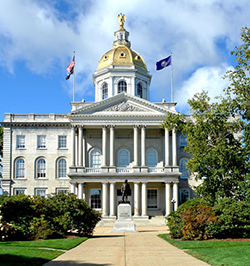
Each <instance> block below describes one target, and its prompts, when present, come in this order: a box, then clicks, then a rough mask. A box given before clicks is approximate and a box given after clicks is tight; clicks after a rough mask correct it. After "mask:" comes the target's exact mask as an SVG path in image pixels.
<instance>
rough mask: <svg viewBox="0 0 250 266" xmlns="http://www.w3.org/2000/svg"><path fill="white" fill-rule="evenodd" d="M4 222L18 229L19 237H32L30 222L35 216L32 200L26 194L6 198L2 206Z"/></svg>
mask: <svg viewBox="0 0 250 266" xmlns="http://www.w3.org/2000/svg"><path fill="white" fill-rule="evenodd" d="M1 214H2V221H5V222H7V223H10V224H12V225H13V227H14V228H15V229H16V232H17V233H18V234H17V237H18V238H21V237H24V238H26V237H30V231H29V227H30V221H31V220H32V218H33V217H34V215H35V212H34V209H33V208H32V199H31V198H30V197H29V196H26V195H24V194H18V195H13V196H9V197H6V198H5V199H4V201H3V203H2V205H1Z"/></svg>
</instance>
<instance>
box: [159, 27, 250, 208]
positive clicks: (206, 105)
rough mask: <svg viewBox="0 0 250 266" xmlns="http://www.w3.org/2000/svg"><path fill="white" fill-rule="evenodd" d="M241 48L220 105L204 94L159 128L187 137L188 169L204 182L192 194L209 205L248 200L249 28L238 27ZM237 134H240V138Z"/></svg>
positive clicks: (249, 136)
mask: <svg viewBox="0 0 250 266" xmlns="http://www.w3.org/2000/svg"><path fill="white" fill-rule="evenodd" d="M241 39H242V41H243V44H242V45H241V46H239V47H236V49H235V51H232V54H234V55H235V56H236V61H237V65H236V66H235V69H234V70H232V71H229V72H227V74H226V77H228V78H229V80H230V81H231V85H230V86H229V87H228V88H227V89H225V95H224V96H220V97H218V98H220V101H219V102H215V103H211V102H210V98H209V97H208V95H207V93H206V92H202V93H200V94H197V95H195V96H194V97H193V98H192V99H190V100H188V104H189V106H190V109H191V116H185V115H183V114H177V115H175V114H168V116H167V118H166V120H165V121H164V123H163V127H167V128H168V129H169V130H171V129H173V128H175V130H176V131H180V132H181V133H182V134H184V135H187V141H188V143H187V147H186V151H187V152H189V153H190V154H191V155H192V158H191V159H190V160H189V161H188V162H187V167H188V168H189V170H191V171H192V172H195V173H197V175H196V179H197V180H200V179H202V180H203V182H202V184H201V185H199V186H198V187H197V189H196V190H197V193H198V194H201V195H202V196H203V197H204V198H205V199H206V200H208V201H210V202H212V203H214V202H215V201H216V200H217V199H219V198H221V197H227V198H233V197H236V198H237V199H240V200H244V199H246V198H247V197H249V191H250V186H249V183H250V182H247V181H248V178H247V173H249V156H250V123H249V120H250V93H249V92H250V91H249V88H250V76H249V70H250V51H249V47H250V29H248V28H246V27H245V28H243V29H242V33H241ZM240 132H243V138H242V137H241V134H240Z"/></svg>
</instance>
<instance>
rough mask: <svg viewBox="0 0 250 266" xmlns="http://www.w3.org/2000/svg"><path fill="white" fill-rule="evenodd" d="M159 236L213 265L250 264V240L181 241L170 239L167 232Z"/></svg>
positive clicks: (240, 265)
mask: <svg viewBox="0 0 250 266" xmlns="http://www.w3.org/2000/svg"><path fill="white" fill-rule="evenodd" d="M159 237H161V238H163V239H164V240H166V241H168V242H169V243H170V244H172V245H174V246H176V247H178V248H180V249H183V250H184V251H185V252H187V253H188V254H190V255H192V256H193V257H196V258H198V259H200V260H202V261H205V262H207V263H209V264H211V265H212V266H242V265H244V266H247V265H250V260H249V258H250V242H249V241H248V242H243V241H242V242H238V241H223V240H209V241H180V240H172V239H170V238H169V236H168V235H167V234H161V235H159Z"/></svg>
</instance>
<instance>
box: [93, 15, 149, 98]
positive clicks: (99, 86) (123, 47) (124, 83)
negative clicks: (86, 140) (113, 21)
mask: <svg viewBox="0 0 250 266" xmlns="http://www.w3.org/2000/svg"><path fill="white" fill-rule="evenodd" d="M125 19H126V17H125V15H124V14H119V15H118V22H119V24H120V28H119V29H118V31H116V32H115V33H114V36H115V41H114V42H113V49H112V50H110V51H108V52H106V53H105V54H104V55H103V56H102V57H101V59H100V61H99V64H98V67H97V70H96V72H95V74H94V75H93V80H94V84H95V99H96V101H101V100H104V99H106V98H108V97H111V96H114V95H116V94H118V93H120V92H126V93H129V94H132V95H135V96H138V97H141V98H144V99H147V100H149V85H150V81H151V75H149V72H148V71H147V66H146V63H145V61H144V60H143V58H142V56H141V55H140V54H139V53H137V52H136V51H134V50H132V49H131V43H130V41H129V40H128V36H129V32H128V31H126V29H125V28H124V23H125Z"/></svg>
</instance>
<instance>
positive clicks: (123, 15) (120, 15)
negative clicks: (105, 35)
mask: <svg viewBox="0 0 250 266" xmlns="http://www.w3.org/2000/svg"><path fill="white" fill-rule="evenodd" d="M125 19H126V16H125V14H122V13H120V14H119V15H118V22H119V23H120V29H119V30H124V27H123V25H124V22H125Z"/></svg>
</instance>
